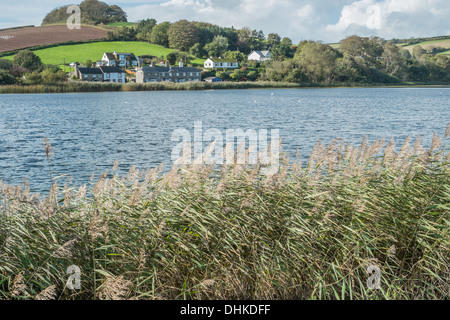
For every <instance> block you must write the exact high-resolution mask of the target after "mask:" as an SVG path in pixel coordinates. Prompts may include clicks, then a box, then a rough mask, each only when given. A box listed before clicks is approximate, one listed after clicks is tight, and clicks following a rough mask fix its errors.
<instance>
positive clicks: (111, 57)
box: [105, 52, 116, 60]
mask: <svg viewBox="0 0 450 320" xmlns="http://www.w3.org/2000/svg"><path fill="white" fill-rule="evenodd" d="M105 54H106V57H107V58H108V60H116V57H115V56H114V53H112V52H105Z"/></svg>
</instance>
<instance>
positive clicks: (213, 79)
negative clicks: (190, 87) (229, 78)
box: [203, 77, 222, 82]
mask: <svg viewBox="0 0 450 320" xmlns="http://www.w3.org/2000/svg"><path fill="white" fill-rule="evenodd" d="M203 81H205V82H222V79H220V78H217V77H209V78H206V79H204V80H203Z"/></svg>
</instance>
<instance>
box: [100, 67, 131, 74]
mask: <svg viewBox="0 0 450 320" xmlns="http://www.w3.org/2000/svg"><path fill="white" fill-rule="evenodd" d="M98 69H100V70H101V72H103V73H125V71H123V70H122V69H120V68H118V67H99V68H98Z"/></svg>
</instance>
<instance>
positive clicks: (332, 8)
mask: <svg viewBox="0 0 450 320" xmlns="http://www.w3.org/2000/svg"><path fill="white" fill-rule="evenodd" d="M79 2H81V0H72V1H71V0H39V1H36V0H20V1H6V0H0V28H8V27H13V26H20V25H29V24H34V25H40V23H41V22H42V19H43V18H44V16H45V15H46V13H48V12H49V11H51V10H52V9H53V8H55V7H59V6H63V5H68V4H77V3H79ZM105 2H107V3H108V4H117V5H119V6H121V7H122V8H123V9H124V10H125V11H126V12H127V14H128V20H129V21H137V20H140V19H145V18H155V19H156V20H157V21H158V22H163V21H171V22H174V21H177V20H180V19H188V20H195V21H205V22H211V23H215V24H219V25H221V26H234V27H235V28H241V27H250V28H252V29H258V30H263V31H264V33H265V34H266V35H267V34H268V33H270V32H276V33H278V34H279V35H280V36H282V37H285V36H287V37H290V38H291V39H292V40H293V42H294V43H298V42H299V41H301V40H305V39H306V40H322V41H324V42H338V41H339V40H341V39H343V38H345V37H346V36H350V35H353V34H358V35H361V36H380V37H383V38H386V39H391V38H410V37H422V36H437V35H449V34H450V0H356V1H355V0H226V1H223V0H162V1H151V0H150V1H148V0H117V1H116V0H106V1H105Z"/></svg>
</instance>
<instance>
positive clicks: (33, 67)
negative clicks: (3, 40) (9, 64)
mask: <svg viewBox="0 0 450 320" xmlns="http://www.w3.org/2000/svg"><path fill="white" fill-rule="evenodd" d="M13 64H14V65H15V66H19V67H23V68H26V69H27V70H29V71H41V70H42V69H43V67H44V65H43V64H42V61H41V58H39V57H38V56H37V55H35V54H34V53H33V52H32V51H30V50H21V51H19V52H18V53H16V54H15V56H14V59H13Z"/></svg>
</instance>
